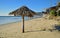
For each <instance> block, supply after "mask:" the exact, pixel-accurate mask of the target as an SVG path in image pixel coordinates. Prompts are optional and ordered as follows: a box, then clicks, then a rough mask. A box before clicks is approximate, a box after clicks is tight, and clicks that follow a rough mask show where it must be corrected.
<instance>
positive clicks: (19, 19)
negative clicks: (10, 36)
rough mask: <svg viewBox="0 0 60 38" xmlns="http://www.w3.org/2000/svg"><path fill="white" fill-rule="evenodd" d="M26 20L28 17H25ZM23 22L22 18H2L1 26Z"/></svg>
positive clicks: (0, 19) (0, 17)
mask: <svg viewBox="0 0 60 38" xmlns="http://www.w3.org/2000/svg"><path fill="white" fill-rule="evenodd" d="M25 20H28V17H25ZM17 21H19V22H21V21H22V17H21V16H0V25H1V24H6V23H11V22H17Z"/></svg>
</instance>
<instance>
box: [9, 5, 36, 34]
mask: <svg viewBox="0 0 60 38" xmlns="http://www.w3.org/2000/svg"><path fill="white" fill-rule="evenodd" d="M9 14H14V15H15V16H19V15H21V16H22V19H23V30H22V32H23V33H24V16H28V17H33V16H34V15H35V14H36V13H35V12H34V11H32V10H30V9H29V8H28V7H26V6H22V7H21V8H19V9H17V10H15V11H13V12H11V13H9Z"/></svg>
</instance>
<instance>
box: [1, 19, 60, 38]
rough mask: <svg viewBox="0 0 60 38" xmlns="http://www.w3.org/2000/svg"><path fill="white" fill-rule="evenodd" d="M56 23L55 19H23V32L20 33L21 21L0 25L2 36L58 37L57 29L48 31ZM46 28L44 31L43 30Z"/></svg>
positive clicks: (28, 37) (9, 37) (4, 37)
mask: <svg viewBox="0 0 60 38" xmlns="http://www.w3.org/2000/svg"><path fill="white" fill-rule="evenodd" d="M54 24H57V21H55V20H48V19H44V18H37V19H32V20H27V21H25V33H22V22H14V23H9V24H5V26H3V25H2V27H0V37H3V38H40V37H41V38H60V33H59V32H58V31H52V32H51V31H50V30H49V29H52V26H54ZM44 29H46V30H45V31H43V30H44Z"/></svg>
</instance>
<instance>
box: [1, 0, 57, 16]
mask: <svg viewBox="0 0 60 38" xmlns="http://www.w3.org/2000/svg"><path fill="white" fill-rule="evenodd" d="M56 3H57V0H0V16H8V14H9V12H11V11H14V10H16V9H18V8H20V7H21V6H23V5H26V6H27V7H28V8H30V9H31V10H33V11H35V12H41V11H43V10H44V9H46V8H49V7H51V4H52V6H55V5H56Z"/></svg>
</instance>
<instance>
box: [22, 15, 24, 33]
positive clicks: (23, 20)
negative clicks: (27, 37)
mask: <svg viewBox="0 0 60 38" xmlns="http://www.w3.org/2000/svg"><path fill="white" fill-rule="evenodd" d="M22 19H23V29H22V32H23V33H24V15H23V17H22Z"/></svg>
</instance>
